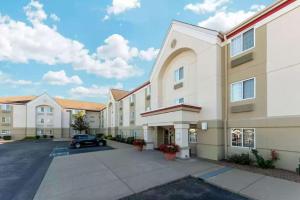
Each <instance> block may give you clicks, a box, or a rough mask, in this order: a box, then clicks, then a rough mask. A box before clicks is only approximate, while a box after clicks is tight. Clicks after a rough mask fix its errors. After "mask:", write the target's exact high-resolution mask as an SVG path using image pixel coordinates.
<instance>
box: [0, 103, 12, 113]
mask: <svg viewBox="0 0 300 200" xmlns="http://www.w3.org/2000/svg"><path fill="white" fill-rule="evenodd" d="M1 110H5V111H9V110H11V106H10V105H8V104H1Z"/></svg>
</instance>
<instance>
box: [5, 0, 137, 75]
mask: <svg viewBox="0 0 300 200" xmlns="http://www.w3.org/2000/svg"><path fill="white" fill-rule="evenodd" d="M24 10H25V12H26V15H27V17H28V19H29V21H30V22H31V24H27V23H24V22H22V21H16V20H13V19H11V18H10V17H9V16H2V15H0V35H1V37H0V61H11V62H14V63H28V62H30V61H35V62H38V63H43V64H48V65H55V64H70V65H72V66H73V68H74V69H75V70H84V71H86V72H88V73H92V74H96V75H98V76H102V77H106V78H116V79H123V78H128V77H134V76H138V75H141V73H142V72H141V69H139V68H138V67H136V66H134V65H132V64H130V63H128V60H130V58H131V57H134V56H136V54H137V52H136V51H137V49H136V48H129V49H126V48H127V47H126V45H127V44H128V41H127V40H125V39H124V40H123V41H122V40H120V41H119V42H121V43H120V44H121V46H116V48H121V49H115V51H116V52H117V53H112V52H111V51H112V49H110V46H109V45H108V44H107V43H106V44H105V45H104V47H103V51H105V52H107V55H106V56H103V55H101V56H100V57H98V56H96V54H95V53H90V52H89V50H88V49H86V48H85V46H84V45H83V44H82V43H80V42H79V41H76V40H73V39H70V38H67V37H64V36H63V35H61V34H60V33H59V32H57V30H56V28H55V27H54V28H51V27H49V26H48V25H46V24H45V23H43V21H44V20H45V19H46V18H47V14H46V13H45V12H44V10H43V5H42V4H40V3H39V2H38V1H35V0H32V1H31V2H30V3H29V4H28V5H27V6H25V8H24ZM119 39H120V38H119ZM108 42H110V41H108ZM122 42H123V43H122ZM124 43H125V46H124ZM124 47H125V49H123V48H124ZM124 50H125V51H124ZM126 50H128V52H126ZM102 56H103V57H102Z"/></svg>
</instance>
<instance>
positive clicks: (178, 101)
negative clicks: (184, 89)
mask: <svg viewBox="0 0 300 200" xmlns="http://www.w3.org/2000/svg"><path fill="white" fill-rule="evenodd" d="M183 103H184V98H178V99H176V100H175V104H183Z"/></svg>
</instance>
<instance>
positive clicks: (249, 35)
mask: <svg viewBox="0 0 300 200" xmlns="http://www.w3.org/2000/svg"><path fill="white" fill-rule="evenodd" d="M252 47H254V29H253V28H252V29H250V30H248V31H246V32H245V33H243V34H241V35H239V36H237V37H235V38H234V39H232V41H231V44H230V48H231V56H232V57H233V56H236V55H238V54H240V53H242V52H244V51H247V50H248V49H251V48H252Z"/></svg>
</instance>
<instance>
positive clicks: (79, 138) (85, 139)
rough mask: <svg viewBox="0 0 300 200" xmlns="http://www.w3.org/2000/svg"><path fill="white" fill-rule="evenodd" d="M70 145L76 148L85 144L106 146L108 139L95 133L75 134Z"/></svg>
mask: <svg viewBox="0 0 300 200" xmlns="http://www.w3.org/2000/svg"><path fill="white" fill-rule="evenodd" d="M70 146H71V147H75V148H76V149H79V148H80V147H83V146H106V140H104V139H101V138H97V137H96V136H94V135H87V134H78V135H74V136H73V138H72V141H71V143H70Z"/></svg>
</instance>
